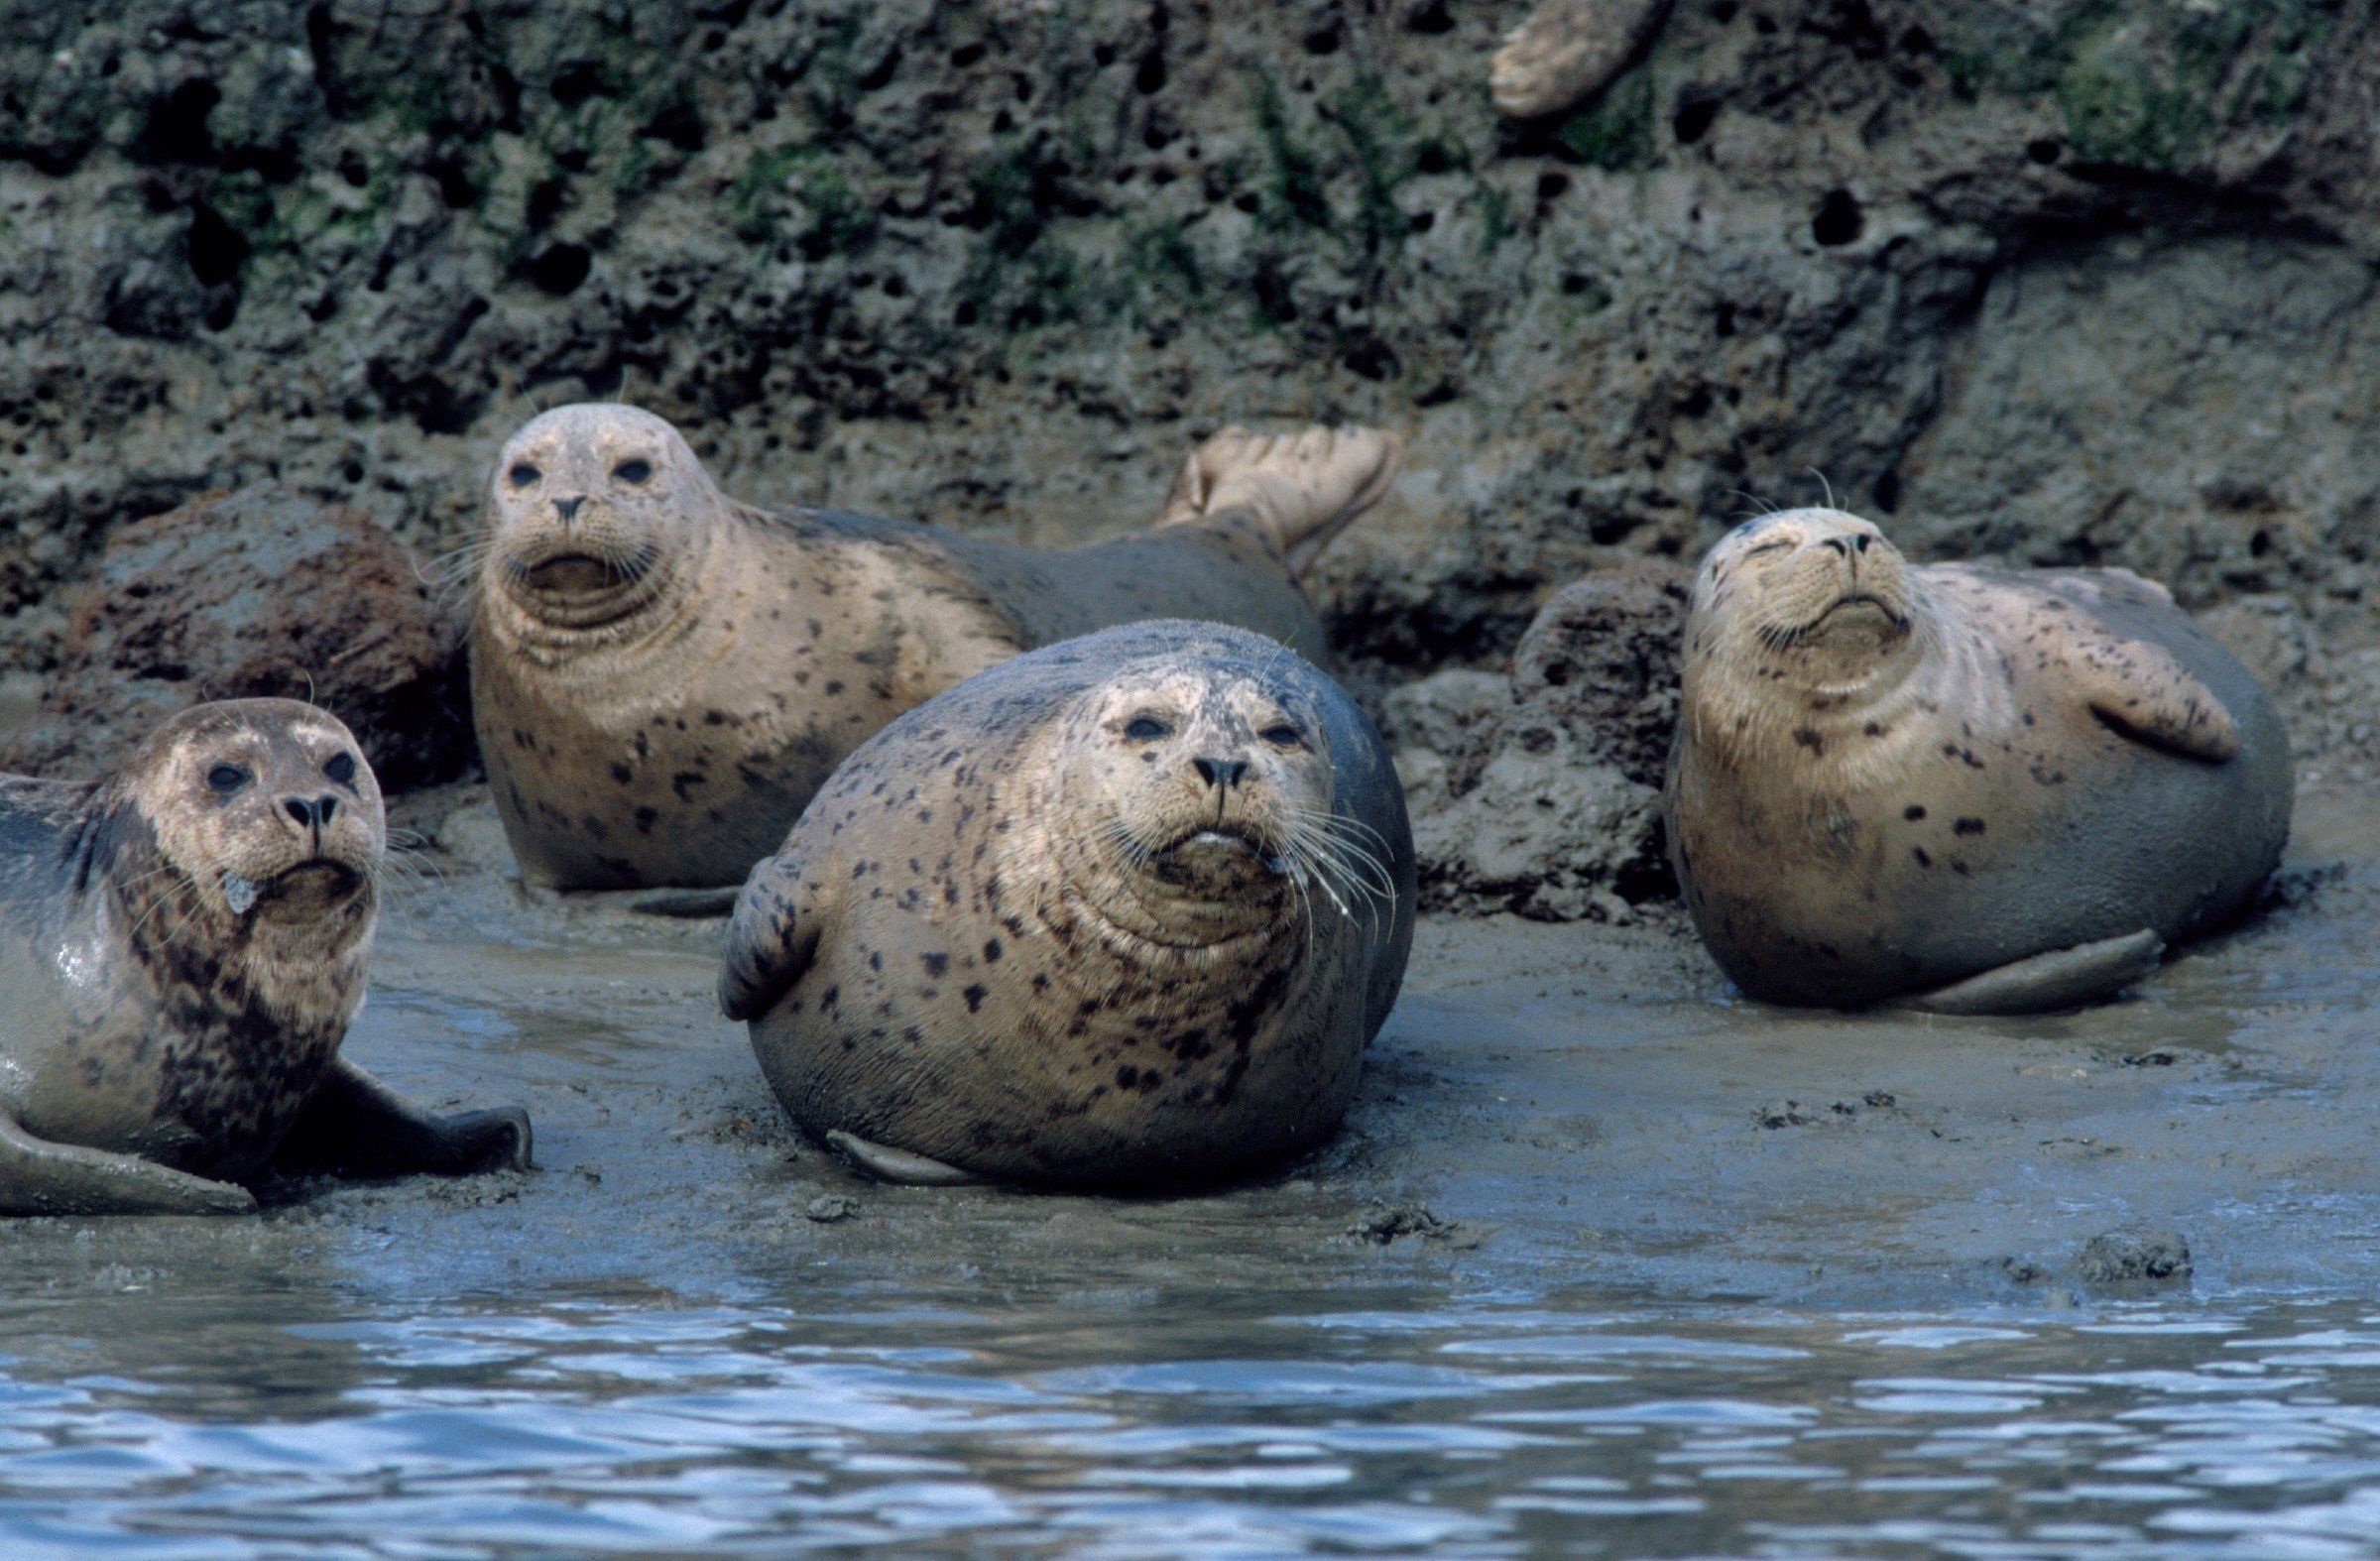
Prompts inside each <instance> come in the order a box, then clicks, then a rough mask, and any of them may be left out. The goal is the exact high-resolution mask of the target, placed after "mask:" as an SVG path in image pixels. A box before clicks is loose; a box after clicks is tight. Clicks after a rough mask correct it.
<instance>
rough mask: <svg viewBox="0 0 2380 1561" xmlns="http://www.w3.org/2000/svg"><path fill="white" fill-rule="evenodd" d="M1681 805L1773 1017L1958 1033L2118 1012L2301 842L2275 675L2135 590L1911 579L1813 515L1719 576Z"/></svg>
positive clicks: (1702, 625)
mask: <svg viewBox="0 0 2380 1561" xmlns="http://www.w3.org/2000/svg"><path fill="white" fill-rule="evenodd" d="M1683 681H1684V693H1683V701H1682V708H1681V710H1680V713H1679V722H1678V735H1677V745H1676V748H1675V749H1674V751H1673V752H1672V755H1671V758H1670V770H1669V780H1668V786H1667V794H1666V797H1665V813H1666V820H1667V823H1668V827H1669V844H1670V860H1671V862H1672V864H1673V865H1674V866H1675V867H1676V869H1677V874H1678V881H1679V883H1681V884H1682V885H1684V886H1685V889H1686V898H1687V903H1688V905H1689V906H1690V907H1691V908H1692V910H1693V913H1694V919H1695V924H1696V926H1697V927H1698V928H1700V930H1701V932H1702V935H1703V941H1704V942H1705V943H1707V944H1708V945H1709V946H1710V949H1711V952H1712V953H1713V954H1714V955H1715V956H1716V957H1717V958H1718V960H1719V963H1720V965H1721V966H1722V967H1723V968H1724V969H1725V971H1726V973H1727V975H1728V976H1729V977H1730V978H1731V979H1733V981H1734V982H1735V984H1736V985H1737V986H1739V987H1741V988H1742V989H1743V991H1744V992H1745V993H1747V994H1748V995H1750V996H1752V997H1755V998H1761V999H1766V1000H1769V1001H1773V1002H1780V1003H1811V1004H1824V1005H1832V1006H1836V1007H1846V1008H1847V1007H1854V1006H1858V1005H1863V1004H1869V1003H1876V1002H1881V1001H1884V1000H1887V999H1902V1000H1905V1001H1910V1002H1914V1003H1915V1004H1917V1005H1919V1006H1922V1007H1927V1008H1933V1009H1936V1010H1940V1011H1944V1012H1950V1013H1994V1012H2021V1011H2026V1010H2037V1009H2044V1008H2056V1007H2065V1006H2072V1005H2076V1004H2081V1003H2087V1002H2090V1001H2092V1000H2095V999H2098V998H2103V997H2106V996H2110V995H2112V994H2113V993H2114V992H2116V991H2117V990H2118V989H2120V988H2121V987H2123V986H2124V985H2126V984H2127V983H2129V982H2130V981H2132V980H2134V979H2135V978H2137V977H2138V976H2140V975H2141V974H2142V973H2144V972H2145V971H2147V970H2148V969H2149V968H2151V967H2152V966H2154V965H2155V963H2156V961H2157V956H2158V954H2159V953H2160V952H2161V951H2162V949H2163V947H2164V945H2165V944H2167V943H2170V942H2175V941H2179V940H2180V939H2183V938H2187V937H2190V936H2193V935H2195V934H2198V933H2201V932H2204V931H2206V930H2208V929H2209V928H2211V927H2213V926H2215V925H2217V924H2219V923H2220V922H2222V921H2223V920H2224V919H2226V918H2227V917H2230V916H2232V915H2234V914H2236V913H2237V912H2238V911H2239V910H2240V909H2241V907H2242V906H2243V905H2245V904H2246V902H2247V901H2248V899H2249V897H2250V896H2251V895H2253V894H2254V893H2255V891H2256V889H2257V886H2258V885H2260V884H2262V883H2263V882H2264V880H2265V878H2266V876H2267V875H2269V874H2270V873H2271V872H2272V870H2273V868H2274V866H2275V864H2276V863H2278V862H2279V860H2280V857H2281V848H2282V846H2283V844H2284V843H2285V842H2286V841H2287V839H2288V835H2289V813H2290V802H2291V790H2292V778H2291V770H2290V760H2289V740H2288V737H2287V735H2286V734H2285V733H2284V732H2283V731H2282V729H2281V721H2280V718H2279V716H2278V715H2276V714H2275V712H2274V710H2273V705H2272V701H2271V699H2270V698H2269V697H2268V696H2267V695H2266V693H2265V691H2264V690H2263V689H2262V688H2261V687H2259V686H2258V685H2257V683H2256V680H2255V678H2254V677H2253V676H2252V675H2250V674H2249V672H2248V670H2247V668H2245V667H2244V666H2242V665H2240V664H2239V662H2238V661H2237V660H2234V659H2233V658H2232V657H2231V655H2230V654H2229V653H2228V652H2226V651H2224V650H2223V649H2222V648H2221V647H2220V646H2218V645H2216V644H2215V643H2214V642H2213V641H2212V640H2211V639H2209V638H2207V637H2206V636H2205V635H2204V634H2203V633H2201V631H2200V630H2199V629H2198V628H2197V627H2196V626H2195V625H2193V624H2192V623H2191V621H2190V620H2189V618H2187V617H2186V616H2184V615H2183V613H2182V612H2181V611H2180V610H2179V609H2177V608H2176V607H2175V606H2174V604H2173V599H2172V598H2171V597H2169V596H2168V595H2166V593H2165V592H2164V590H2163V589H2161V588H2160V587H2158V586H2156V585H2152V584H2150V583H2149V582H2148V581H2146V580H2143V579H2141V578H2140V577H2138V576H2137V575H2134V574H2131V573H2129V572H2127V571H2125V570H2122V569H2036V570H2008V569H1996V568H1988V567H1983V566H1979V565H1971V564H1951V563H1946V564H1932V565H1925V566H1921V567H1915V568H1913V567H1911V566H1909V565H1908V564H1907V563H1905V562H1904V561H1903V560H1902V558H1901V555H1900V554H1899V553H1898V552H1896V551H1895V550H1894V549H1893V546H1892V544H1891V543H1890V542H1888V541H1886V540H1884V539H1883V537H1882V536H1881V535H1880V534H1879V533H1878V532H1877V530H1876V528H1875V527H1873V526H1871V525H1869V524H1868V523H1867V522H1865V521H1863V520H1859V519H1858V518H1856V517H1854V516H1849V515H1844V514H1842V513H1840V512H1837V511H1833V510H1796V511H1792V512H1789V513H1786V514H1781V515H1771V516H1768V517H1765V518H1764V519H1761V520H1757V521H1753V522H1750V523H1748V524H1746V525H1744V526H1740V527H1738V528H1736V529H1735V530H1734V531H1733V532H1730V533H1729V534H1728V535H1727V536H1726V537H1725V539H1724V540H1722V541H1721V542H1720V544H1719V545H1718V546H1717V547H1715V548H1713V549H1712V551H1711V555H1710V557H1708V558H1706V559H1705V560H1704V561H1703V566H1702V570H1701V573H1700V574H1699V575H1698V576H1697V577H1696V579H1695V585H1694V597H1693V601H1692V604H1691V606H1690V608H1689V611H1688V617H1687V622H1686V645H1685V659H1684V678H1683Z"/></svg>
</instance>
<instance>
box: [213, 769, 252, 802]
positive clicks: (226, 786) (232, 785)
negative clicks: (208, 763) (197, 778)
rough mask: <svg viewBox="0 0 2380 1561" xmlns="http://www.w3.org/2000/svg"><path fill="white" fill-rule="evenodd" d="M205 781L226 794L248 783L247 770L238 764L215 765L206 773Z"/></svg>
mask: <svg viewBox="0 0 2380 1561" xmlns="http://www.w3.org/2000/svg"><path fill="white" fill-rule="evenodd" d="M206 783H207V784H208V785H210V786H212V787H213V788H214V789H216V790H218V791H221V792H223V793H224V794H225V795H227V796H228V795H229V794H230V793H232V792H234V791H237V790H238V789H239V788H240V787H242V786H244V785H246V784H247V783H248V772H247V771H245V770H242V769H241V768H240V767H239V766H238V765H217V766H215V768H214V769H212V770H209V771H208V772H207V773H206Z"/></svg>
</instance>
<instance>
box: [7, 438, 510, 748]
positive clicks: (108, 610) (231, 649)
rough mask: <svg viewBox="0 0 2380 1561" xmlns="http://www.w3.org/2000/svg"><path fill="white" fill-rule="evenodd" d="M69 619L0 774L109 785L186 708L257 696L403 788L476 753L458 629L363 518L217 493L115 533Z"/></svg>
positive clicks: (279, 496)
mask: <svg viewBox="0 0 2380 1561" xmlns="http://www.w3.org/2000/svg"><path fill="white" fill-rule="evenodd" d="M68 622H69V625H70V627H69V628H68V630H67V635H66V643H65V647H64V652H63V655H62V656H61V657H60V664H59V666H58V669H57V670H56V672H55V673H54V674H52V676H51V678H50V681H49V685H48V687H47V688H46V689H45V691H44V693H43V697H42V703H41V709H40V711H39V713H38V714H37V715H36V716H35V718H34V720H33V721H32V723H31V724H29V725H28V726H26V727H25V728H24V729H23V730H21V731H18V732H16V733H13V734H11V735H10V737H9V738H8V739H7V740H6V742H5V743H4V744H0V768H5V769H8V770H11V771H18V772H26V773H31V774H35V775H45V776H63V777H81V776H92V775H97V774H99V773H101V772H103V771H106V770H108V769H110V768H112V767H113V766H115V765H116V764H118V763H119V762H121V761H122V760H123V759H124V758H125V757H126V756H127V755H128V754H129V753H130V751H131V750H132V748H133V746H134V745H135V744H137V743H138V742H139V741H140V740H141V738H142V737H144V736H145V735H146V734H147V733H149V732H150V731H151V730H152V729H154V728H155V727H156V726H157V725H158V724H159V723H160V722H162V721H164V720H166V719H167V718H168V717H170V716H172V715H173V714H174V713H175V712H177V711H179V710H181V709H183V708H186V707H187V706H189V705H192V704H196V703H198V702H200V701H202V700H207V699H230V698H239V697H246V696H258V695H278V696H281V697H284V698H292V699H307V698H310V699H311V700H312V701H313V702H314V703H316V704H318V705H321V706H322V707H323V708H325V709H327V710H329V711H330V712H331V713H333V714H334V715H336V716H338V717H339V719H341V720H343V721H345V722H346V723H347V724H348V726H349V727H351V728H353V729H354V732H355V734H356V736H357V738H358V739H360V740H361V742H362V743H363V746H364V753H365V756H366V757H367V758H368V759H370V760H371V762H372V766H373V768H374V769H375V770H376V771H377V772H379V775H380V779H381V783H382V785H384V786H386V787H389V788H391V789H396V788H401V787H404V786H407V785H416V784H421V783H424V782H427V781H431V780H443V779H445V778H447V777H450V776H452V775H454V774H455V773H457V772H458V771H460V770H461V769H462V768H463V766H464V764H465V763H466V762H467V761H468V760H469V758H470V754H471V746H470V737H469V730H470V728H469V724H468V720H467V716H466V703H465V700H464V671H463V661H462V654H461V653H462V635H461V628H460V623H459V620H456V619H453V618H449V617H447V616H445V615H442V614H441V613H440V612H439V611H438V610H437V604H436V603H435V601H434V600H433V597H432V593H431V591H430V589H429V587H428V586H426V585H425V584H423V583H422V581H421V579H420V577H419V575H418V574H417V573H416V569H415V566H414V561H413V559H412V557H411V556H410V555H409V554H408V553H407V552H406V550H405V549H404V548H403V547H401V546H399V545H398V543H397V541H396V540H395V539H394V538H392V537H390V536H389V534H388V533H387V532H385V531H383V530H382V529H381V528H380V527H379V526H377V525H376V524H374V523H373V522H372V521H371V520H370V519H369V518H368V517H366V516H365V515H363V514H362V513H360V512H359V511H356V510H352V509H348V508H345V507H343V506H339V505H321V504H316V503H313V502H311V501H309V500H305V499H300V498H297V497H296V496H295V495H293V494H290V493H288V492H286V491H284V490H282V489H280V488H276V487H272V486H269V485H263V486H256V487H249V488H242V489H240V490H238V491H237V492H231V493H224V492H215V493H207V494H202V495H200V496H199V497H197V498H195V499H192V500H191V501H190V502H189V503H187V504H184V505H183V506H181V508H179V509H178V510H173V511H170V512H168V513H166V514H164V515H159V516H155V517H152V518H151V519H148V520H145V521H141V522H139V523H137V524H135V525H132V526H128V527H125V528H123V529H122V530H120V531H118V532H116V533H115V534H114V535H113V536H112V537H110V538H109V540H108V543H107V546H106V548H105V550H104V551H103V552H102V553H101V554H100V556H99V561H98V565H97V568H96V570H95V572H94V574H93V577H92V578H91V580H90V581H89V583H88V584H86V585H85V586H84V587H83V588H82V589H81V591H80V592H79V593H78V594H77V596H76V597H75V599H74V600H73V602H72V605H71V606H70V608H69V609H68Z"/></svg>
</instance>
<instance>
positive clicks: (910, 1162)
mask: <svg viewBox="0 0 2380 1561" xmlns="http://www.w3.org/2000/svg"><path fill="white" fill-rule="evenodd" d="M826 1146H827V1147H828V1148H830V1149H832V1150H834V1151H835V1152H836V1153H837V1154H840V1155H842V1156H843V1157H844V1158H845V1159H847V1160H849V1161H851V1162H852V1163H853V1164H854V1165H857V1166H858V1167H859V1168H860V1169H862V1170H864V1171H866V1172H867V1173H868V1174H869V1175H871V1176H874V1177H875V1178H876V1179H877V1180H879V1181H889V1182H895V1183H897V1184H899V1185H900V1186H903V1187H981V1186H984V1185H985V1184H986V1183H985V1181H984V1178H983V1177H981V1176H978V1175H977V1174H976V1173H975V1172H973V1171H967V1170H961V1169H959V1168H958V1167H957V1166H956V1165H950V1164H945V1163H944V1162H943V1161H941V1160H937V1159H934V1158H932V1157H930V1156H928V1155H924V1154H912V1153H910V1152H909V1151H908V1150H907V1149H896V1148H893V1147H892V1146H891V1145H890V1144H884V1143H871V1142H869V1141H867V1140H866V1139H862V1138H856V1137H854V1136H853V1135H851V1134H848V1133H845V1132H844V1131H843V1130H842V1129H840V1128H837V1129H835V1130H833V1131H832V1132H830V1133H828V1134H827V1135H826Z"/></svg>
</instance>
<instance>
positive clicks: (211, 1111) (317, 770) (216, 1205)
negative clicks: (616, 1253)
mask: <svg viewBox="0 0 2380 1561" xmlns="http://www.w3.org/2000/svg"><path fill="white" fill-rule="evenodd" d="M384 849H385V832H384V826H383V824H382V820H381V805H380V788H379V785H378V783H377V782H376V781H375V780H374V779H373V776H372V771H371V769H370V767H368V766H367V765H366V764H365V763H364V761H363V758H362V756H361V755H360V754H359V753H357V751H356V745H355V739H354V737H353V736H351V735H350V734H349V733H348V730H347V728H346V727H345V726H344V725H342V724H340V722H339V721H338V720H337V719H336V718H335V717H333V716H330V715H327V714H325V713H324V712H322V711H320V710H316V709H314V708H312V707H311V706H309V705H302V704H297V703H294V702H292V701H289V700H285V699H235V700H228V701H225V702H223V703H220V704H209V705H201V706H199V707H198V708H196V709H194V710H189V711H185V712H184V713H182V714H181V715H179V716H177V717H175V718H174V719H173V720H172V721H169V722H168V723H166V725H164V726H163V727H161V728H159V729H158V731H157V732H156V733H155V734H154V735H152V736H151V737H150V738H149V740H148V741H147V742H146V743H144V744H143V745H142V746H141V747H140V749H139V750H138V751H137V752H136V753H135V754H134V756H133V758H132V760H131V761H130V762H129V763H128V764H127V765H126V766H125V768H124V769H123V770H122V771H120V772H118V773H117V774H115V775H113V776H111V777H109V778H108V779H106V780H100V781H96V782H89V783H76V782H67V781H60V780H27V779H25V778H23V777H18V776H8V777H0V1214H216V1213H232V1212H237V1211H240V1210H244V1209H252V1208H254V1207H255V1206H256V1200H255V1198H254V1197H253V1196H251V1195H250V1194H249V1192H248V1191H247V1190H246V1189H245V1188H243V1187H240V1186H237V1185H235V1184H234V1183H236V1182H237V1181H239V1180H241V1179H243V1178H246V1177H249V1176H252V1175H254V1174H255V1173H257V1172H259V1171H261V1170H263V1169H264V1168H265V1167H267V1166H268V1165H273V1166H277V1167H280V1168H283V1169H290V1170H346V1171H352V1172H357V1173H362V1174H395V1173H398V1172H404V1171H437V1172H443V1173H446V1174H460V1173H463V1172H468V1171H473V1170H477V1169H481V1168H484V1167H488V1166H490V1165H493V1164H497V1163H509V1164H512V1165H515V1166H526V1165H527V1164H528V1163H529V1146H530V1140H529V1119H528V1118H527V1117H526V1116H524V1115H523V1114H522V1113H520V1112H519V1111H514V1110H504V1111H484V1112H474V1113H471V1114H469V1115H467V1116H460V1117H448V1118H443V1119H441V1118H434V1117H428V1116H424V1115H422V1114H421V1113H420V1112H418V1111H416V1110H415V1109H414V1108H412V1107H410V1106H408V1105H406V1104H405V1103H404V1102H403V1101H401V1100H399V1099H397V1097H396V1096H394V1095H392V1094H390V1093H389V1091H388V1090H387V1089H385V1088H383V1087H382V1086H381V1085H380V1084H378V1083H376V1082H375V1081H374V1080H373V1079H372V1077H371V1076H370V1075H369V1074H367V1073H365V1072H364V1071H363V1070H362V1069H360V1068H358V1067H356V1066H355V1065H354V1064H353V1063H350V1062H344V1061H341V1060H340V1058H339V1055H338V1051H339V1041H340V1039H341V1038H342V1037H343V1036H344V1035H345V1034H346V1032H347V1025H348V1023H349V1021H352V1020H353V1019H354V1018H355V1016H356V1014H357V1012H358V1011H359V1010H361V1009H362V1007H363V1004H364V967H365V963H366V960H367V959H368V957H369V955H370V952H371V947H372V931H373V925H374V922H375V921H376V919H377V918H378V914H379V876H380V869H381V857H382V853H383V851H384Z"/></svg>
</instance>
